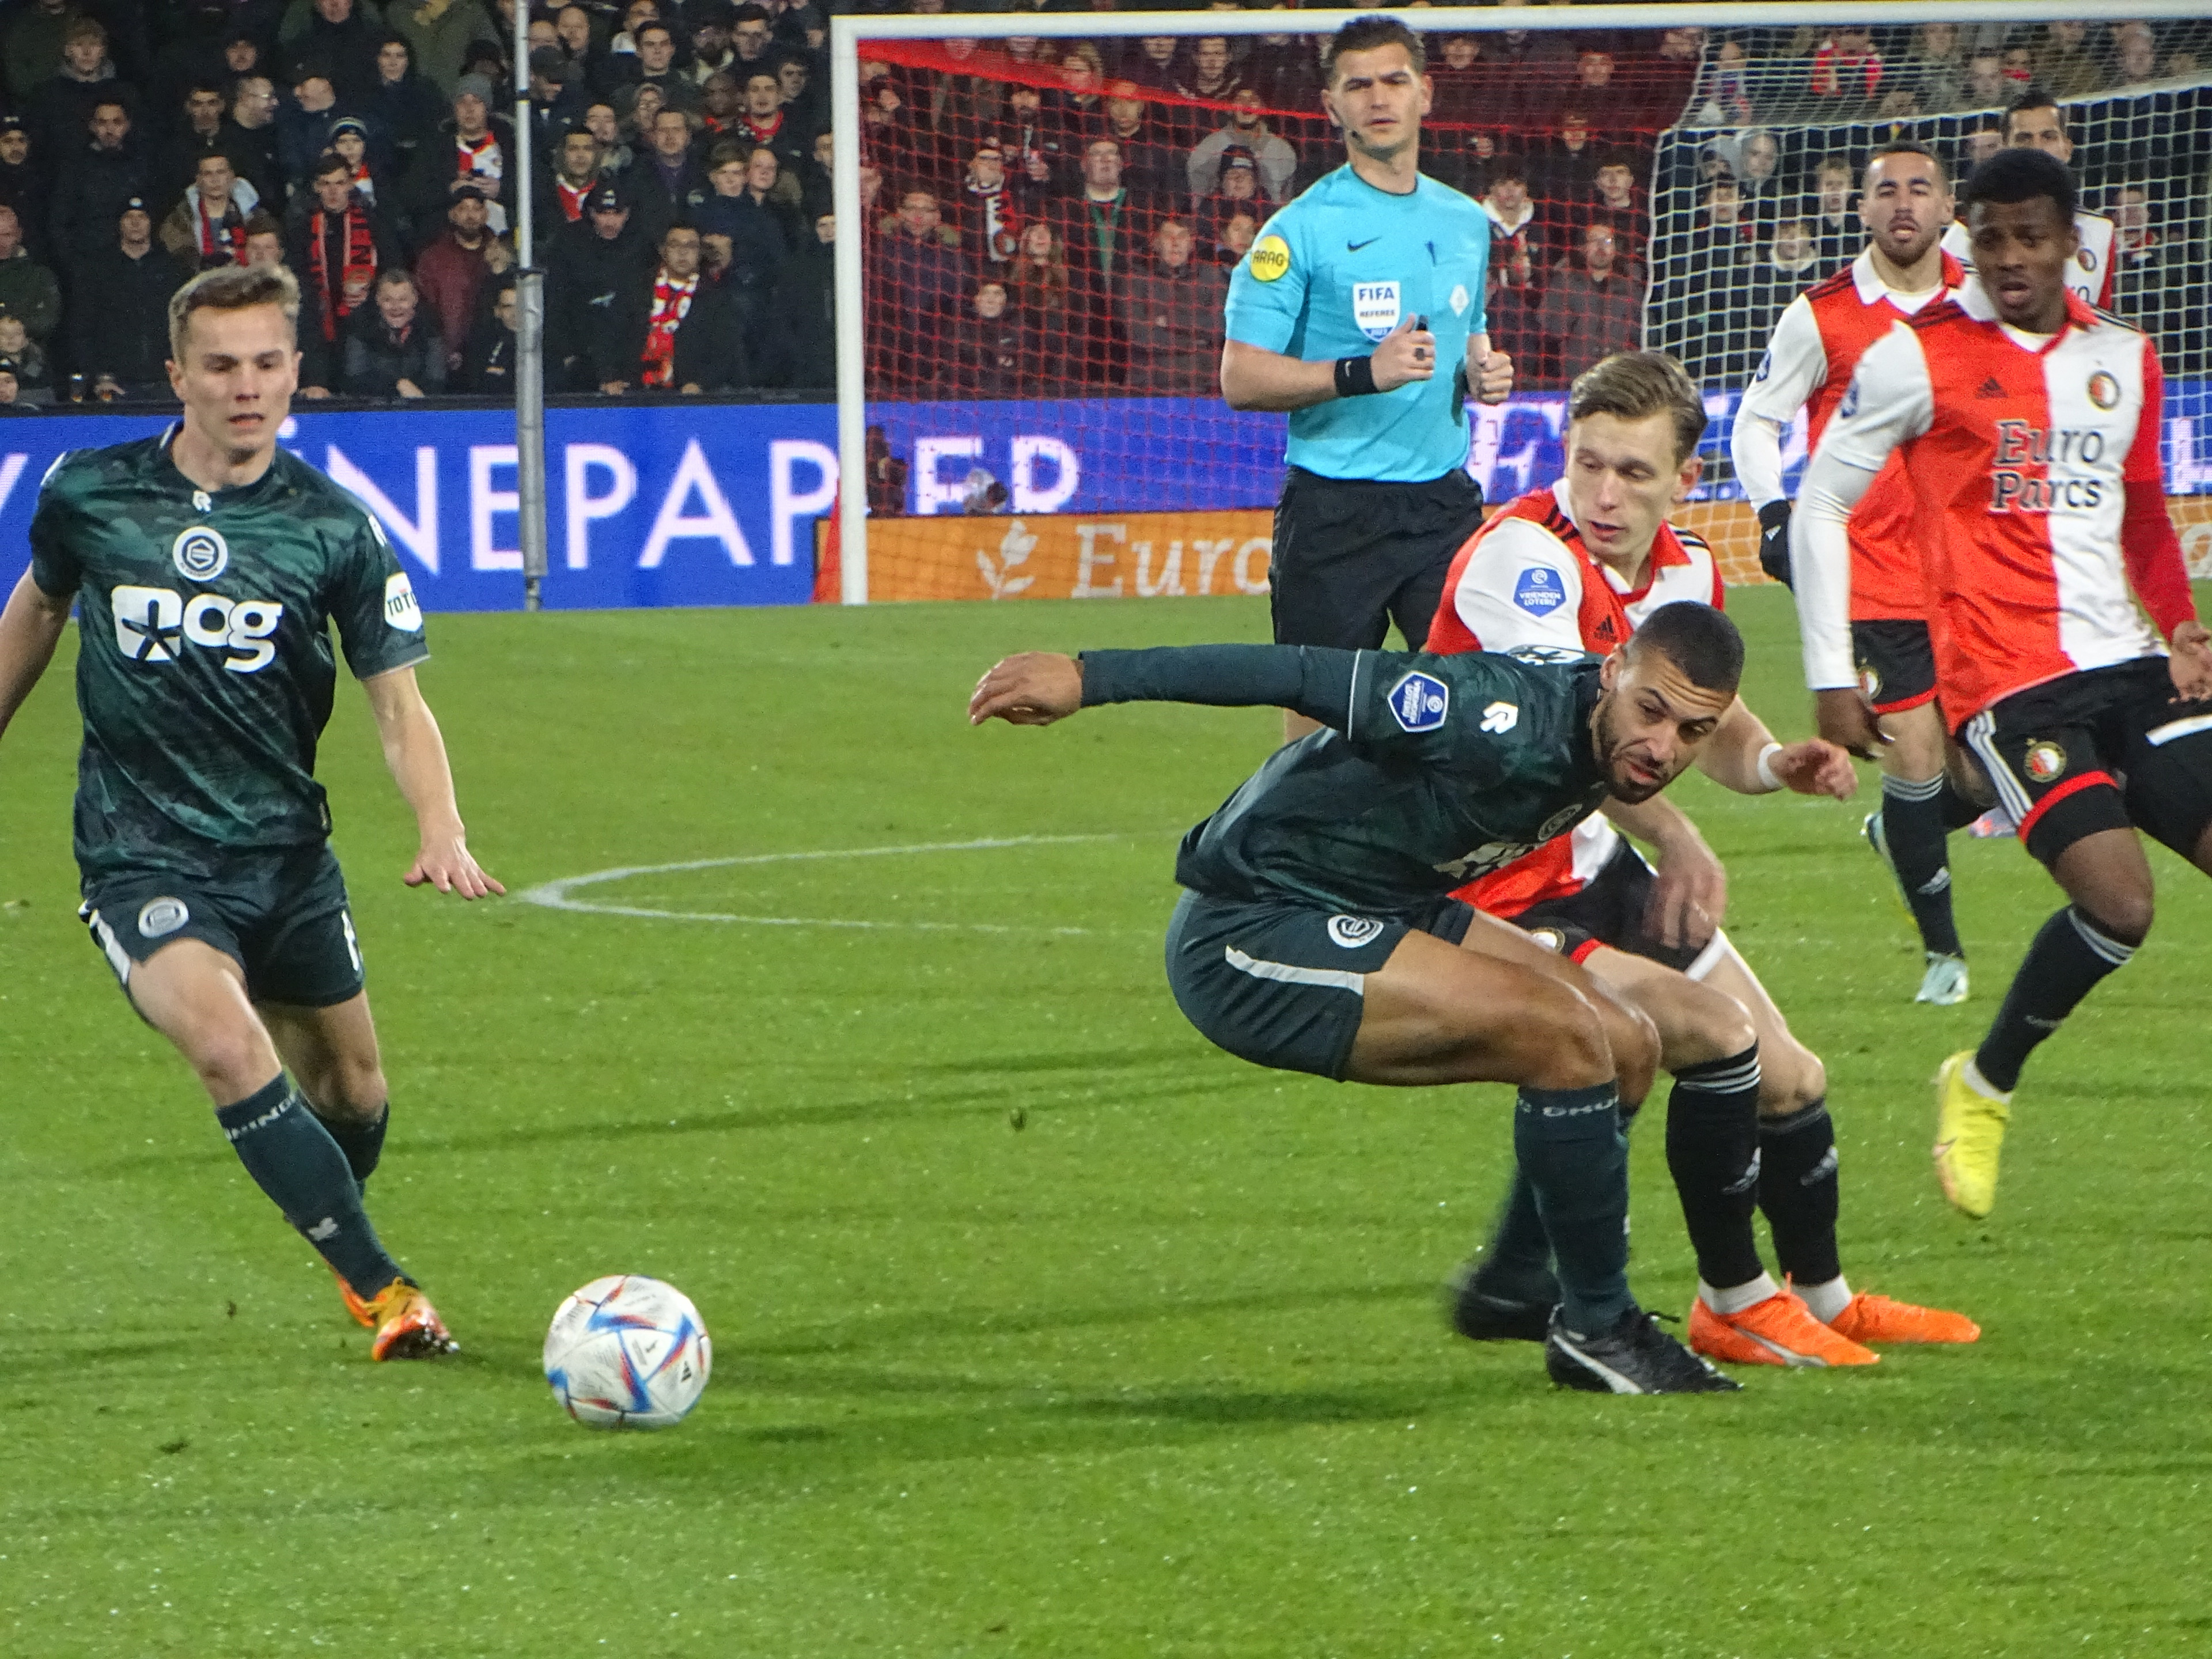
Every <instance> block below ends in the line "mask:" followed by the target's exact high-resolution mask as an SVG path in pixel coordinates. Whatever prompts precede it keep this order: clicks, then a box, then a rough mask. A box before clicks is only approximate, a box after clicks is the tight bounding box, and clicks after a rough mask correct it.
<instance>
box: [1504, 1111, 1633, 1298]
mask: <svg viewBox="0 0 2212 1659" xmlns="http://www.w3.org/2000/svg"><path fill="white" fill-rule="evenodd" d="M1513 1155H1514V1157H1515V1158H1517V1159H1518V1160H1519V1162H1520V1164H1521V1173H1522V1175H1523V1176H1526V1177H1527V1178H1528V1188H1529V1191H1530V1192H1531V1193H1532V1194H1534V1198H1535V1206H1536V1212H1537V1214H1538V1215H1539V1216H1540V1217H1541V1219H1542V1221H1543V1224H1544V1231H1545V1233H1546V1234H1547V1236H1548V1237H1550V1239H1551V1243H1552V1257H1553V1261H1554V1262H1556V1263H1557V1264H1558V1268H1559V1316H1560V1319H1561V1320H1562V1322H1564V1323H1565V1325H1566V1327H1567V1328H1568V1329H1569V1330H1571V1331H1575V1332H1578V1333H1580V1334H1583V1335H1589V1334H1595V1333H1596V1332H1599V1331H1605V1330H1610V1329H1611V1328H1613V1326H1614V1325H1615V1324H1617V1323H1618V1322H1620V1318H1621V1316H1622V1315H1624V1314H1626V1313H1627V1312H1628V1311H1629V1310H1631V1309H1632V1308H1634V1307H1635V1305H1636V1298H1635V1297H1632V1296H1631V1295H1630V1294H1629V1293H1628V1138H1627V1137H1626V1135H1624V1134H1623V1133H1621V1132H1620V1093H1619V1091H1617V1090H1616V1089H1615V1088H1614V1086H1613V1085H1612V1084H1610V1083H1607V1084H1601V1085H1597V1086H1596V1087H1594V1088H1589V1089H1528V1088H1524V1089H1522V1091H1521V1093H1520V1096H1519V1097H1518V1098H1517V1099H1516V1101H1515V1102H1514V1107H1513Z"/></svg>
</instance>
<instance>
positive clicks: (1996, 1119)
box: [1791, 148, 2212, 1217]
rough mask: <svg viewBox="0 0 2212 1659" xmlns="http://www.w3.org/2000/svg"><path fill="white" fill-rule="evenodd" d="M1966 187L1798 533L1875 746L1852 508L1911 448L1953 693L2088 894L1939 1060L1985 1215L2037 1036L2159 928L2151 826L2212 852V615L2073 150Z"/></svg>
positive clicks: (1839, 728)
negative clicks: (1853, 598)
mask: <svg viewBox="0 0 2212 1659" xmlns="http://www.w3.org/2000/svg"><path fill="white" fill-rule="evenodd" d="M1966 198H1967V206H1966V213H1967V222H1968V224H1969V225H1971V226H1972V230H1973V255H1974V264H1975V268H1976V270H1978V272H1979V273H1980V276H1981V281H1980V283H1978V284H1976V285H1969V286H1968V287H1966V288H1964V289H1960V291H1959V292H1958V294H1957V295H1954V297H1953V299H1951V300H1949V301H1946V302H1944V303H1943V304H1942V305H1938V306H1931V307H1929V308H1928V309H1927V310H1925V311H1923V312H1922V313H1920V314H1919V315H1918V316H1917V317H1915V318H1913V319H1911V322H1910V323H1909V324H1902V325H1899V326H1898V327H1896V328H1895V329H1893V330H1892V331H1890V332H1889V333H1888V334H1887V335H1885V336H1884V337H1882V338H1881V340H1879V341H1877V342H1876V343H1875V344H1874V345H1872V346H1871V347H1869V349H1867V352H1866V354H1865V356H1863V357H1861V358H1860V360H1859V368H1858V375H1857V379H1856V380H1854V381H1853V382H1852V387H1851V391H1850V395H1849V396H1847V397H1846V398H1844V402H1843V403H1842V404H1840V405H1839V406H1838V410H1837V412H1836V415H1835V416H1834V418H1833V419H1832V420H1831V421H1830V422H1829V423H1828V429H1827V432H1826V435H1825V436H1824V437H1823V438H1822V440H1821V442H1820V448H1819V450H1818V451H1816V452H1815V453H1814V458H1813V460H1812V463H1811V465H1809V466H1808V468H1807V470H1806V475H1805V483H1804V487H1803V489H1802V490H1801V491H1800V492H1799V495H1798V513H1797V519H1796V524H1795V525H1794V526H1793V527H1792V532H1791V538H1792V545H1791V556H1792V557H1793V559H1794V560H1795V562H1796V568H1797V578H1798V580H1797V599H1798V625H1799V627H1800V629H1802V633H1803V635H1804V647H1805V671H1806V679H1807V683H1808V684H1810V685H1811V686H1812V687H1813V688H1814V693H1815V703H1816V706H1817V708H1818V711H1819V717H1820V728H1821V730H1822V732H1824V733H1826V735H1828V736H1829V737H1831V738H1834V739H1835V740H1836V741H1838V742H1839V743H1843V744H1846V745H1847V746H1850V747H1852V748H1855V749H1858V750H1865V749H1867V748H1868V747H1869V746H1870V745H1871V744H1873V743H1874V742H1875V741H1876V740H1877V736H1876V732H1875V728H1874V720H1875V716H1874V714H1873V711H1872V710H1871V709H1870V708H1869V707H1868V706H1867V704H1866V702H1865V701H1864V699H1863V697H1862V696H1861V694H1860V692H1859V690H1858V685H1857V675H1856V673H1855V671H1854V665H1853V664H1852V661H1851V652H1850V577H1851V561H1850V533H1849V528H1848V526H1849V521H1850V515H1851V513H1852V511H1853V509H1854V508H1855V507H1857V503H1858V502H1859V501H1860V500H1861V499H1862V498H1863V496H1864V495H1866V493H1867V490H1868V489H1869V486H1870V485H1871V484H1872V483H1873V482H1874V480H1875V477H1877V476H1879V475H1880V473H1881V471H1882V469H1883V467H1884V466H1886V465H1887V464H1888V462H1889V459H1890V457H1891V456H1892V455H1893V454H1897V455H1901V456H1902V458H1903V460H1904V463H1905V472H1906V476H1907V477H1910V478H1911V481H1912V484H1913V488H1914V490H1915V492H1916V494H1917V499H1918V501H1919V503H1920V507H1921V510H1922V511H1923V513H1925V514H1926V515H1927V516H1928V518H1929V520H1930V521H1931V522H1934V523H1938V524H1940V526H1941V527H1942V533H1941V535H1940V536H1935V537H1931V538H1929V540H1928V541H1927V542H1926V543H1924V544H1923V554H1922V556H1923V558H1924V559H1925V560H1926V561H1927V575H1928V587H1929V592H1930V593H1931V594H1933V595H1934V596H1935V597H1936V602H1937V605H1938V606H1939V610H1938V613H1937V622H1938V624H1939V625H1938V626H1937V628H1936V685H1937V690H1938V692H1939V694H1940V695H1941V696H1942V704H1943V712H1944V717H1945V719H1946V720H1948V721H1949V722H1950V723H1951V724H1952V726H1953V729H1954V732H1956V734H1957V735H1958V737H1959V738H1960V740H1961V742H1963V744H1965V745H1966V748H1967V749H1968V750H1971V751H1972V755H1973V757H1974V758H1975V760H1977V761H1978V763H1980V766H1981V768H1982V769H1983V770H1984V772H1985V773H1986V774H1987V776H1988V781H1989V783H1990V786H1991V787H1994V789H1995V791H1996V794H1997V796H1998V798H1999V799H2000V800H2002V803H2003V804H2004V805H2006V806H2007V807H2008V809H2009V810H2010V811H2011V812H2012V814H2013V815H2014V816H2015V817H2016V818H2018V820H2019V821H2020V833H2021V839H2022V840H2023V841H2024V842H2026V843H2027V850H2028V851H2029V853H2031V854H2033V856H2034V857H2035V858H2036V859H2037V860H2039V862H2040V863H2041V864H2042V865H2043V866H2044V867H2045V868H2046V869H2047V870H2049V871H2050V872H2051V876H2052V877H2053V878H2055V879H2056V880H2057V883H2058V885H2059V886H2060V887H2061V888H2062V889H2063V890H2064V892H2065V894H2066V898H2067V903H2066V906H2065V908H2063V909H2061V910H2060V911H2058V912H2057V914H2056V915H2053V916H2052V917H2051V919H2050V921H2047V922H2045V924H2044V926H2043V928H2042V931H2041V932H2040V933H2038V934H2037V935H2036V937H2035V941H2034V943H2033V944H2032V945H2030V946H2029V947H2028V951H2027V957H2025V958H2024V959H2023V960H2022V961H2021V964H2020V969H2019V971H2018V972H2017V974H2015V976H2014V979H2013V982H2012V986H2011V988H2010V989H2009V990H2008V991H2007V992H2006V994H2005V1000H2004V1006H2002V1008H2000V1009H1999V1010H1998V1011H1997V1016H1996V1020H1995V1021H1994V1022H1993V1023H1992V1024H1990V1029H1989V1031H1988V1034H1987V1035H1986V1036H1984V1038H1983V1039H1982V1043H1981V1046H1980V1047H1979V1048H1977V1049H1973V1050H1971V1051H1968V1052H1965V1053H1961V1054H1954V1055H1953V1056H1951V1058H1950V1059H1949V1060H1946V1061H1945V1062H1944V1063H1943V1066H1942V1070H1941V1072H1940V1073H1938V1074H1937V1079H1936V1088H1937V1094H1938V1099H1939V1103H1940V1114H1941V1115H1940V1121H1939V1122H1938V1125H1937V1128H1936V1149H1935V1158H1936V1175H1937V1177H1938V1179H1939V1180H1940V1181H1941V1182H1942V1187H1943V1193H1944V1196H1945V1197H1946V1198H1948V1200H1950V1202H1951V1203H1952V1205H1953V1206H1954V1207H1955V1208H1957V1209H1959V1210H1960V1211H1961V1212H1964V1213H1966V1215H1969V1216H1973V1217H1981V1216H1985V1215H1987V1214H1988V1213H1989V1212H1990V1208H1991V1206H1993V1205H1994V1204H1995V1203H1996V1181H1997V1155H1998V1151H1999V1148H2000V1146H2002V1142H2003V1139H2004V1133H2005V1127H2006V1125H2007V1123H2008V1121H2009V1119H2010V1116H2011V1109H2012V1094H2013V1089H2014V1087H2015V1085H2016V1084H2017V1083H2018V1082H2019V1080H2020V1075H2021V1067H2022V1066H2023V1065H2024V1064H2025V1062H2026V1061H2027V1056H2028V1054H2029V1053H2030V1051H2032V1050H2033V1048H2035V1046H2036V1045H2037V1044H2038V1043H2039V1042H2043V1041H2044V1040H2045V1038H2046V1037H2048V1036H2051V1033H2053V1032H2054V1031H2056V1030H2057V1029H2058V1028H2059V1026H2060V1025H2061V1024H2063V1022H2064V1020H2065V1018H2066V1017H2067V1016H2068V1015H2069V1013H2071V1012H2073V1011H2074V1009H2075V1006H2078V1005H2079V1004H2080V1002H2081V1000H2082V999H2083V998H2084V997H2086V996H2087V995H2088V994H2089V993H2090V992H2091V991H2092V990H2093V989H2094V988H2095V987H2096V986H2097V984H2098V983H2099V982H2100V981H2101V980H2103V979H2104V977H2105V976H2106V975H2108V974H2110V973H2112V971H2114V970H2115V969H2118V968H2119V967H2121V966H2123V965H2124V964H2125V963H2126V962H2127V961H2128V959H2129V958H2130V957H2132V956H2133V955H2134V954H2135V952H2136V948H2137V947H2138V946H2140V945H2142V941H2143V939H2144V937H2145V936H2146V935H2147V934H2148V933H2149V931H2150V923H2151V906H2152V893H2151V872H2150V865H2149V862H2148V860H2147V859H2146V858H2145V856H2144V854H2143V847H2142V839H2141V836H2140V835H2139V834H2138V830H2141V831H2146V832H2148V834H2149V835H2151V836H2153V837H2154V838H2155V839H2157V840H2159V841H2160V842H2164V843H2165V844H2166V846H2167V847H2169V848H2172V849H2173V850H2174V851H2175V852H2176V853H2178V854H2180V855H2181V856H2182V857H2183V858H2185V859H2187V860H2190V861H2191V863H2193V864H2194V865H2196V866H2197V868H2198V869H2200V870H2203V871H2206V872H2212V701H2208V699H2212V635H2208V634H2207V632H2206V631H2205V629H2204V628H2203V626H2202V625H2201V624H2200V623H2198V622H2197V618H2196V610H2195V604H2194V601H2193V599H2191V594H2190V591H2189V580H2188V573H2187V571H2186V570H2185V568H2184V566H2183V563H2182V557H2181V544H2180V542H2179V538H2177V537H2176V536H2175V535H2174V532H2173V526H2172V522H2171V521H2170V520H2168V519H2167V517H2166V495H2165V488H2164V479H2163V477H2162V474H2161V472H2160V464H2159V440H2160V434H2161V432H2162V431H2163V428H2164V422H2163V420H2162V418H2161V404H2162V402H2163V397H2164V390H2163V381H2162V377H2161V374H2160V368H2159V361H2158V352H2157V349H2156V348H2155V347H2154V345H2153V343H2152V342H2151V341H2150V340H2149V339H2148V337H2145V336H2144V335H2143V334H2142V333H2141V332H2139V331H2136V330H2135V329H2133V328H2130V327H2129V326H2127V325H2125V324H2123V323H2120V322H2118V321H2117V320H2115V319H2112V318H2111V317H2109V316H2107V315H2106V314H2104V313H2100V312H2096V311H2093V310H2091V309H2090V308H2089V307H2088V306H2087V305H2086V304H2084V303H2083V302H2082V301H2081V298H2080V297H2079V296H2078V295H2073V294H2070V293H2069V292H2068V288H2067V281H2068V276H2067V273H2068V272H2069V270H2073V269H2075V268H2077V264H2076V260H2075V254H2076V252H2077V251H2078V249H2079V246H2080V242H2079V239H2078V237H2077V235H2076V234H2075V225H2074V215H2075V187H2074V179H2073V175H2072V174H2071V173H2069V172H2068V171H2067V169H2066V167H2064V165H2063V163H2061V162H2060V161H2057V159H2056V158H2054V157H2052V156H2051V155H2045V154H2044V153H2043V152H2042V151H2040V150H2038V149H2029V148H2021V149H2007V150H2002V151H2000V152H1999V153H1998V154H1997V155H1996V156H1995V157H1993V158H1992V159H1990V161H1986V162H1984V163H1983V164H1982V166H1981V167H1978V168H1976V169H1975V172H1974V176H1973V178H1972V179H1970V180H1969V181H1968V183H1967V186H1966ZM2138 605H2140V609H2139V608H2138ZM2146 614H2147V616H2148V620H2146ZM2161 635H2163V636H2164V639H2163V642H2162V641H2161V637H2160V636H2161ZM2168 644H2170V645H2171V647H2172V649H2171V654H2170V655H2169V654H2168V651H2167V646H2168Z"/></svg>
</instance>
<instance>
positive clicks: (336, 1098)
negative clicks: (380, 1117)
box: [324, 1055, 392, 1123]
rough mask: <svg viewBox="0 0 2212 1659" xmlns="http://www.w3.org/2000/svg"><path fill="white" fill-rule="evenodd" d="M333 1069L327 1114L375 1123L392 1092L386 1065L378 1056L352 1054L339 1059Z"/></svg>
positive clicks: (325, 1113) (325, 1111)
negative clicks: (381, 1063)
mask: <svg viewBox="0 0 2212 1659" xmlns="http://www.w3.org/2000/svg"><path fill="white" fill-rule="evenodd" d="M331 1071H332V1078H331V1091H330V1093H329V1095H328V1096H327V1097H326V1098H327V1101H328V1104H327V1106H326V1107H325V1109H324V1115H325V1116H328V1117H337V1118H348V1119H358V1120H359V1121H362V1122H364V1123H367V1122H373V1121H374V1120H375V1118H376V1115H377V1114H378V1113H380V1112H381V1111H382V1110H383V1109H384V1104H385V1102H386V1099H388V1098H389V1097H390V1095H391V1092H392V1091H391V1089H390V1087H389V1085H386V1082H385V1080H384V1067H383V1066H381V1065H380V1064H379V1063H378V1061H377V1060H376V1057H375V1056H374V1055H369V1056H368V1057H367V1058H365V1059H354V1058H350V1057H349V1058H347V1059H344V1060H340V1061H338V1063H337V1065H336V1066H333V1067H332V1068H331Z"/></svg>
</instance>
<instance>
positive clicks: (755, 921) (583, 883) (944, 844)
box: [515, 834, 1128, 934]
mask: <svg viewBox="0 0 2212 1659" xmlns="http://www.w3.org/2000/svg"><path fill="white" fill-rule="evenodd" d="M1127 839H1128V837H1127V836H1125V835H1120V834H1104V835H1091V836H990V837H986V838H983V839H980V840H976V841H934V842H909V843H908V844H907V845H904V846H900V847H845V848H821V849H815V850H810V851H806V852H798V853H747V854H740V855H738V856H737V857H734V858H721V859H684V860H680V861H678V862H677V863H674V864H626V865H622V866H618V867H617V868H615V869H612V870H594V871H592V872H590V873H589V874H587V875H581V876H564V877H562V878H561V879H560V880H558V881H548V882H541V883H540V884H538V885H537V886H535V887H526V888H525V889H523V890H522V891H520V892H519V893H517V894H516V895H515V897H517V898H519V899H520V900H521V901H522V902H524V903H526V904H537V905H542V906H544V908H546V909H548V910H567V911H569V912H572V913H574V914H575V915H594V916H636V917H641V918H643V919H645V920H646V921H717V922H735V923H738V924H739V925H741V926H744V927H857V928H870V929H896V930H900V931H904V932H913V933H1054V934H1065V933H1081V934H1088V933H1093V932H1095V931H1097V930H1095V929H1093V928H1089V927H1016V926H1010V925H1008V924H1006V923H1002V922H991V921H853V920H848V919H846V918H842V917H829V916H744V915H732V914H730V913H728V912H726V911H720V910H653V909H647V908H644V907H642V906H639V905H634V904H598V903H594V902H592V901H590V900H588V899H579V898H574V897H571V896H570V895H571V894H572V893H573V892H574V890H575V889H577V888H579V887H595V886H598V885H599V884H601V883H604V882H610V881H627V880H629V878H632V877H634V876H660V875H673V874H680V873H682V872H686V871H691V870H726V869H730V868H732V866H738V865H750V864H799V863H805V862H811V861H813V860H820V859H875V858H891V857H896V856H898V855H900V854H913V853H975V852H987V851H992V850H994V849H998V848H1009V847H1065V846H1069V845H1073V844H1075V843H1078V842H1100V841H1126V840H1127Z"/></svg>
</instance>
